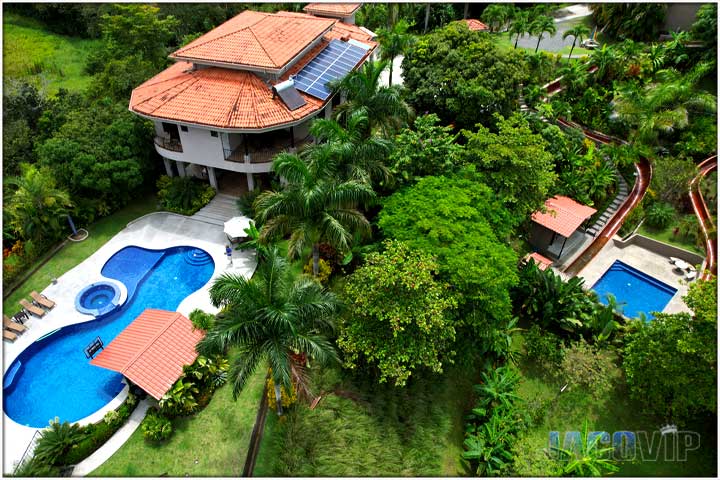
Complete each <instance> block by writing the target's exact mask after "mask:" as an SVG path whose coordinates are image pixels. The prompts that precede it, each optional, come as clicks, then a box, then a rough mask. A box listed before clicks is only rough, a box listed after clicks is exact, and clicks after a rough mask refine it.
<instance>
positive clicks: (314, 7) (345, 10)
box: [303, 3, 362, 17]
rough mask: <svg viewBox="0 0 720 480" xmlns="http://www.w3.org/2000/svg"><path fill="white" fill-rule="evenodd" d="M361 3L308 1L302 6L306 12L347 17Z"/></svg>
mask: <svg viewBox="0 0 720 480" xmlns="http://www.w3.org/2000/svg"><path fill="white" fill-rule="evenodd" d="M361 5H362V3H308V4H307V5H305V6H304V7H303V10H305V11H306V12H308V13H314V14H325V15H333V16H338V17H341V16H342V17H349V16H350V15H352V14H353V13H355V12H356V11H357V9H358V8H360V6H361Z"/></svg>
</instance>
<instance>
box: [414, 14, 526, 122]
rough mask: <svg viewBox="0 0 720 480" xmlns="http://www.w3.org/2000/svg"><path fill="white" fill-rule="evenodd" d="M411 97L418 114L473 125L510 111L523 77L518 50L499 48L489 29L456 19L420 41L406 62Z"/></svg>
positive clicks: (506, 114)
mask: <svg viewBox="0 0 720 480" xmlns="http://www.w3.org/2000/svg"><path fill="white" fill-rule="evenodd" d="M402 67H403V79H404V84H405V87H407V91H408V101H409V103H410V104H411V105H412V106H413V107H414V108H415V111H417V112H418V113H422V112H431V113H436V114H437V115H438V116H439V117H440V119H441V121H442V122H443V123H445V124H449V123H455V124H456V125H457V126H458V127H465V128H473V127H474V126H475V124H477V123H484V124H489V123H491V121H492V115H493V113H495V112H498V113H501V114H502V115H504V116H508V115H510V113H511V111H512V110H513V107H514V105H515V102H516V101H517V98H518V94H519V92H520V90H519V84H520V83H521V82H522V81H524V80H525V75H526V73H525V62H524V61H523V57H522V55H521V54H520V53H518V52H515V51H512V52H510V51H502V52H501V51H500V50H499V48H498V47H497V46H496V45H495V43H494V42H493V40H492V38H491V37H490V36H489V35H488V34H486V33H480V32H473V31H470V30H469V29H468V28H467V26H466V25H465V24H464V23H452V24H450V25H447V26H446V27H444V28H442V29H440V30H437V31H435V32H433V33H431V34H429V35H427V36H425V37H422V38H421V39H419V40H418V41H417V42H416V43H415V44H414V45H413V46H412V47H410V48H409V49H408V51H407V53H406V55H405V58H404V60H403V63H402Z"/></svg>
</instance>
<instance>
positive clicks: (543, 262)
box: [524, 252, 553, 270]
mask: <svg viewBox="0 0 720 480" xmlns="http://www.w3.org/2000/svg"><path fill="white" fill-rule="evenodd" d="M524 260H525V261H526V262H527V261H529V260H532V261H533V262H535V263H536V264H537V266H538V268H539V269H540V270H547V268H548V267H549V266H550V265H552V263H553V261H552V260H550V259H549V258H546V257H543V256H542V255H540V254H539V253H537V252H533V253H528V254H527V255H525V258H524Z"/></svg>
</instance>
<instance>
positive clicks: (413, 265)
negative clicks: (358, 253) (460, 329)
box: [337, 241, 456, 386]
mask: <svg viewBox="0 0 720 480" xmlns="http://www.w3.org/2000/svg"><path fill="white" fill-rule="evenodd" d="M384 247H385V250H384V251H383V252H382V253H372V254H369V255H367V256H366V257H365V264H364V265H363V266H362V267H360V268H358V269H357V270H356V271H355V272H354V273H353V274H352V275H350V276H349V277H347V281H346V284H345V289H344V295H343V296H344V299H345V303H346V305H347V314H346V315H345V316H344V317H343V320H342V321H341V323H340V326H339V336H338V341H337V342H338V346H339V347H340V349H341V350H343V352H344V353H345V357H344V358H345V364H346V365H347V366H348V367H349V368H355V367H358V366H359V365H362V364H364V363H367V364H369V365H371V366H375V367H377V369H378V370H379V371H380V378H379V380H380V382H385V381H388V380H390V381H392V382H393V383H394V384H395V385H398V386H403V385H405V384H406V382H407V380H408V378H409V377H410V375H412V373H413V372H414V371H416V370H417V369H419V368H421V367H425V368H428V369H430V370H432V371H434V372H436V373H440V372H442V371H443V364H444V363H447V362H448V361H450V360H451V357H452V355H453V353H454V352H453V351H452V349H451V347H452V344H453V341H454V339H455V328H454V326H453V324H454V322H453V318H452V309H453V308H454V307H455V306H456V301H455V300H454V299H453V298H452V296H451V294H450V292H449V289H448V285H445V284H443V283H441V282H439V281H438V280H437V279H436V278H435V277H436V275H437V273H438V270H439V267H438V264H437V262H436V261H435V260H434V259H433V258H432V257H431V256H430V255H428V254H426V253H422V252H419V251H414V250H411V249H410V248H409V247H408V246H407V245H406V244H405V243H403V242H398V241H387V242H386V243H385V244H384Z"/></svg>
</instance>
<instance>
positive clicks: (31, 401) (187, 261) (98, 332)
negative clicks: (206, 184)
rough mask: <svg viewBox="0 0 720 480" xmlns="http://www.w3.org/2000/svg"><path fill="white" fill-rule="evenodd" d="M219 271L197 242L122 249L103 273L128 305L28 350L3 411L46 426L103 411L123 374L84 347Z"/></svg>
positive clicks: (174, 301)
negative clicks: (95, 360) (121, 287)
mask: <svg viewBox="0 0 720 480" xmlns="http://www.w3.org/2000/svg"><path fill="white" fill-rule="evenodd" d="M214 269H215V264H214V262H213V261H212V258H211V257H210V255H208V254H207V252H205V251H204V250H200V249H197V248H193V247H174V248H170V249H167V250H149V249H145V248H140V247H133V246H130V247H125V248H123V249H122V250H120V251H118V252H117V253H116V254H115V255H113V256H112V257H111V258H110V259H109V260H108V261H107V262H106V263H105V265H104V266H103V268H102V274H103V276H105V277H107V278H111V279H114V280H118V281H120V282H123V283H124V284H125V286H126V288H127V291H128V295H127V301H126V302H125V304H124V305H123V306H122V307H121V308H119V309H117V310H114V311H113V312H111V313H108V314H107V315H101V316H99V317H97V318H96V319H95V320H91V321H89V322H85V323H80V324H75V325H69V326H67V327H63V328H60V329H58V330H55V331H54V332H51V333H49V334H48V335H45V336H44V337H42V338H40V339H38V340H37V341H35V342H34V343H33V344H31V345H30V346H29V347H28V348H26V349H25V350H23V351H22V352H21V353H20V354H19V355H18V357H17V358H16V359H15V360H14V361H13V363H12V364H11V365H10V368H8V370H7V372H6V373H5V376H4V378H3V391H4V401H3V408H4V410H5V413H6V414H7V415H8V416H9V417H10V418H12V419H13V420H14V421H16V422H18V423H20V424H22V425H27V426H30V427H35V428H41V427H45V426H47V424H48V421H49V420H51V419H53V418H55V417H59V418H60V421H65V420H67V421H69V422H75V421H77V420H80V419H82V418H84V417H87V416H88V415H91V414H92V413H94V412H95V411H97V410H99V409H100V408H102V407H103V406H104V405H106V404H107V403H108V402H110V400H112V399H113V398H114V397H115V396H116V395H117V394H118V393H120V391H121V390H122V387H123V384H122V382H121V380H122V375H120V374H119V373H115V372H112V371H110V370H106V369H104V368H100V367H96V366H94V365H91V364H90V361H89V359H88V358H86V357H85V354H84V352H83V349H84V348H85V347H86V346H87V345H88V344H89V343H90V342H92V341H93V340H94V339H95V338H96V337H100V338H101V340H102V341H103V342H104V343H105V345H107V344H108V343H110V342H111V341H112V340H113V339H114V338H115V337H116V336H117V335H118V334H119V333H120V332H121V331H123V330H124V329H125V327H127V326H128V325H129V324H130V323H131V322H132V321H133V320H135V318H137V317H138V316H139V315H140V314H141V313H142V312H143V310H145V309H146V308H159V309H163V310H175V309H176V308H177V307H178V305H180V302H181V301H182V300H183V299H185V297H187V296H188V295H190V294H191V293H193V292H194V291H196V290H198V289H199V288H200V287H202V286H203V285H205V283H207V281H208V280H210V277H211V276H212V273H213V271H214ZM38 321H39V322H41V321H42V320H38Z"/></svg>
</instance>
